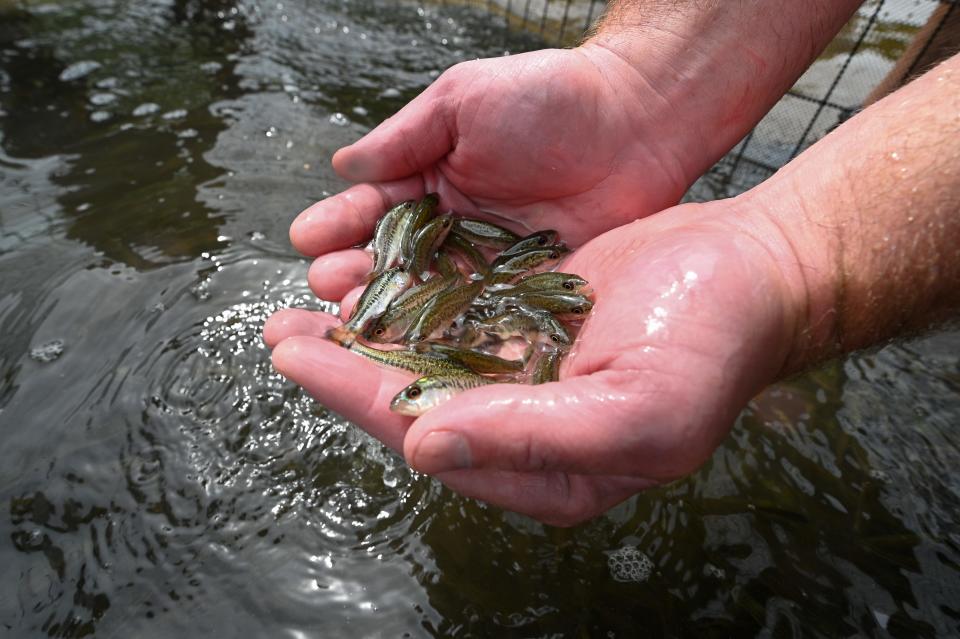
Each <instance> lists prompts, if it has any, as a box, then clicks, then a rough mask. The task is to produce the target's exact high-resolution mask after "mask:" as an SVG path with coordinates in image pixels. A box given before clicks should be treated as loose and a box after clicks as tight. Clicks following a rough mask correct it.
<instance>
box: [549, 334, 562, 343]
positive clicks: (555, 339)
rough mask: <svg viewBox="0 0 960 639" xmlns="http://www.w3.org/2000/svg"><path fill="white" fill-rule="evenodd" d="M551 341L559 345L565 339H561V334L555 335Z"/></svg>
mask: <svg viewBox="0 0 960 639" xmlns="http://www.w3.org/2000/svg"><path fill="white" fill-rule="evenodd" d="M550 340H551V341H553V342H556V343H557V344H559V343H560V342H562V341H563V339H562V338H561V337H560V333H553V334H552V335H551V336H550Z"/></svg>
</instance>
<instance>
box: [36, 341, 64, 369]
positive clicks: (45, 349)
mask: <svg viewBox="0 0 960 639" xmlns="http://www.w3.org/2000/svg"><path fill="white" fill-rule="evenodd" d="M61 355H63V340H60V339H55V340H51V341H49V342H47V343H46V344H41V345H40V346H37V347H36V348H33V349H31V350H30V359H33V360H36V361H38V362H42V363H44V364H47V363H49V362H52V361H54V360H56V359H58V358H59V357H60V356H61Z"/></svg>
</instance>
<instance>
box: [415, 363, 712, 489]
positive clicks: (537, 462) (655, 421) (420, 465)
mask: <svg viewBox="0 0 960 639" xmlns="http://www.w3.org/2000/svg"><path fill="white" fill-rule="evenodd" d="M640 376H641V375H640V373H639V372H635V371H602V372H599V373H595V374H592V375H585V376H579V377H572V378H569V379H566V380H563V381H561V382H555V383H551V384H542V385H539V386H525V385H519V384H517V385H514V384H494V385H490V386H485V387H480V388H476V389H473V390H470V391H467V392H465V393H462V394H461V395H459V396H457V397H454V398H453V399H452V400H450V401H449V402H447V403H446V404H443V405H441V406H440V407H438V408H437V409H435V410H432V411H430V412H429V413H427V414H425V415H424V416H422V417H420V419H418V420H417V421H416V422H415V423H414V425H413V426H412V427H411V429H410V431H409V433H408V434H407V438H406V441H405V442H404V455H405V457H406V459H407V462H408V463H409V464H410V465H411V466H413V467H414V468H415V469H417V470H419V471H422V472H425V473H429V474H436V473H440V472H444V471H450V470H460V469H467V468H482V469H500V470H514V471H521V472H539V471H564V472H569V473H578V474H596V475H611V474H612V475H633V476H637V475H642V476H644V477H650V478H653V479H667V478H669V479H673V478H675V477H676V476H677V475H678V474H679V473H678V472H677V467H678V460H680V461H683V462H687V460H688V459H689V455H690V453H691V452H699V451H697V446H702V445H703V444H702V443H701V442H698V441H688V440H689V439H695V438H692V437H690V435H691V433H689V432H687V431H689V430H690V429H683V428H679V427H678V426H677V425H676V424H675V423H674V422H675V420H674V413H676V412H678V410H677V408H678V407H676V406H674V405H673V403H672V402H670V401H669V399H664V398H663V397H661V396H659V395H660V394H659V393H658V390H659V389H658V388H657V387H656V385H654V384H649V385H647V384H644V382H643V380H641V379H638V378H640ZM711 443H714V444H715V442H711ZM709 450H712V448H710V449H709ZM706 456H709V451H708V452H707V454H706ZM704 459H705V457H704ZM700 461H701V462H702V461H703V460H700ZM694 467H695V466H694ZM688 470H692V468H690V469H688Z"/></svg>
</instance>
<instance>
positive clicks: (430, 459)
mask: <svg viewBox="0 0 960 639" xmlns="http://www.w3.org/2000/svg"><path fill="white" fill-rule="evenodd" d="M413 467H414V468H416V469H417V470H419V471H420V472H424V473H440V472H444V471H448V470H461V469H463V468H470V447H469V446H468V445H467V440H465V439H464V438H463V437H461V436H460V435H458V434H457V433H452V432H450V431H436V432H433V433H430V434H428V435H427V436H426V437H424V438H423V439H422V440H420V445H419V446H417V450H416V452H415V453H414V455H413Z"/></svg>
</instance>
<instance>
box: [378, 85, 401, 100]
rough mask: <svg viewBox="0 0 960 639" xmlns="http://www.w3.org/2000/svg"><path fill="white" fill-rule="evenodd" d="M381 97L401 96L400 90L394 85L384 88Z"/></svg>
mask: <svg viewBox="0 0 960 639" xmlns="http://www.w3.org/2000/svg"><path fill="white" fill-rule="evenodd" d="M380 97H381V98H399V97H400V90H399V89H394V88H393V87H390V88H389V89H384V90H383V91H381V92H380Z"/></svg>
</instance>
